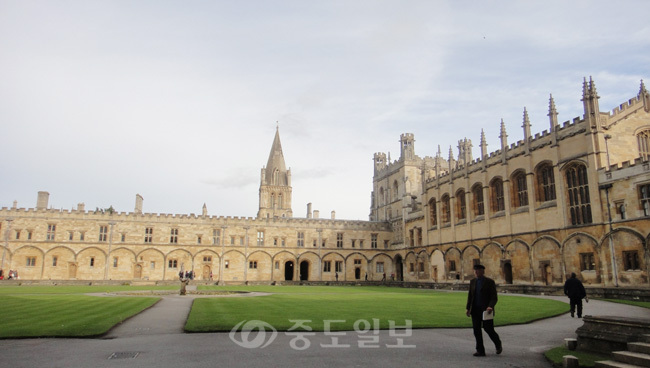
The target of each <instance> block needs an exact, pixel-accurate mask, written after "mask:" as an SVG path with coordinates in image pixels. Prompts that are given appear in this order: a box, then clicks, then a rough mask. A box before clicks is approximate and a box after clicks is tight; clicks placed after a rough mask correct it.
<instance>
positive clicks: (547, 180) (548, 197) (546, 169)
mask: <svg viewBox="0 0 650 368" xmlns="http://www.w3.org/2000/svg"><path fill="white" fill-rule="evenodd" d="M537 185H538V188H539V200H540V202H546V201H553V200H555V176H554V174H553V166H551V165H549V164H544V165H542V166H541V167H540V168H539V169H538V170H537Z"/></svg>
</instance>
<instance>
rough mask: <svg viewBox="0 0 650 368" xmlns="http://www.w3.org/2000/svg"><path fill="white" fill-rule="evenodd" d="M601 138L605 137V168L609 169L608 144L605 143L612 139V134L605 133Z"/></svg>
mask: <svg viewBox="0 0 650 368" xmlns="http://www.w3.org/2000/svg"><path fill="white" fill-rule="evenodd" d="M603 138H605V154H606V155H607V170H609V165H610V164H609V145H608V144H607V141H609V140H610V139H612V136H611V135H609V134H605V136H604V137H603Z"/></svg>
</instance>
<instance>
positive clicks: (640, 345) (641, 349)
mask: <svg viewBox="0 0 650 368" xmlns="http://www.w3.org/2000/svg"><path fill="white" fill-rule="evenodd" d="M627 350H629V351H633V352H635V353H642V354H650V343H648V342H628V343H627Z"/></svg>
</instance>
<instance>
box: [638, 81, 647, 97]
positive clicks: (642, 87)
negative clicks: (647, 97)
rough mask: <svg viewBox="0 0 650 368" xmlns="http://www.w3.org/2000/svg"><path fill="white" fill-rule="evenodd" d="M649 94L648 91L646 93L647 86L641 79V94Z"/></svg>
mask: <svg viewBox="0 0 650 368" xmlns="http://www.w3.org/2000/svg"><path fill="white" fill-rule="evenodd" d="M647 92H648V91H646V89H645V84H643V79H641V87H640V88H639V94H640V95H643V94H644V93H647Z"/></svg>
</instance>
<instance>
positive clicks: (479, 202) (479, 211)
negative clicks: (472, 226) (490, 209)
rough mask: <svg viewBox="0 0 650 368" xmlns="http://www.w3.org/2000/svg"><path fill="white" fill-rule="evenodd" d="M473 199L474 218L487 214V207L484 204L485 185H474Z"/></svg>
mask: <svg viewBox="0 0 650 368" xmlns="http://www.w3.org/2000/svg"><path fill="white" fill-rule="evenodd" d="M472 197H474V202H473V206H472V207H473V209H474V216H483V215H484V214H485V205H484V202H483V185H482V184H481V183H477V184H474V186H473V187H472Z"/></svg>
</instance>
